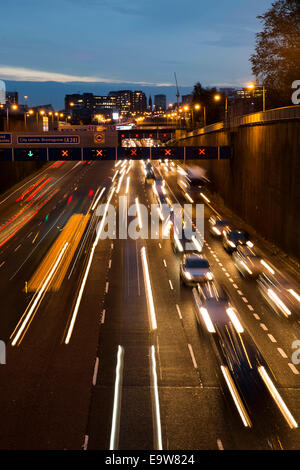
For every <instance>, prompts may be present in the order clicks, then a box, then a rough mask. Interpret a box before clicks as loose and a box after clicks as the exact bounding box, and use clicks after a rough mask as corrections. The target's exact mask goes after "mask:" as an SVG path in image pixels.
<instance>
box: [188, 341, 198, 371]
mask: <svg viewBox="0 0 300 470" xmlns="http://www.w3.org/2000/svg"><path fill="white" fill-rule="evenodd" d="M188 348H189V351H190V355H191V358H192V361H193V366H194V368H195V369H198V365H197V362H196V359H195V355H194V351H193V348H192V345H191V344H189V343H188Z"/></svg>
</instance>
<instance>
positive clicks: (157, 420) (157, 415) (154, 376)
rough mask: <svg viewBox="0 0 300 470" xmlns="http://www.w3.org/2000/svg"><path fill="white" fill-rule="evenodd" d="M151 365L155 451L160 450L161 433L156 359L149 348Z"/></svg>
mask: <svg viewBox="0 0 300 470" xmlns="http://www.w3.org/2000/svg"><path fill="white" fill-rule="evenodd" d="M151 364H152V368H151V370H152V382H153V394H154V409H155V439H156V450H162V449H163V445H162V433H161V420H160V406H159V395H158V385H157V372H156V359H155V347H154V346H153V345H152V346H151Z"/></svg>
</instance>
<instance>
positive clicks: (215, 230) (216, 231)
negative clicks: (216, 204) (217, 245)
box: [213, 227, 221, 235]
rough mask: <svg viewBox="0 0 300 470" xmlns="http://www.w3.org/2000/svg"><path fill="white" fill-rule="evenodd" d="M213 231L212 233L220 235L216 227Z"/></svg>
mask: <svg viewBox="0 0 300 470" xmlns="http://www.w3.org/2000/svg"><path fill="white" fill-rule="evenodd" d="M213 231H214V232H215V233H216V234H217V235H221V232H220V230H218V229H217V228H216V227H213Z"/></svg>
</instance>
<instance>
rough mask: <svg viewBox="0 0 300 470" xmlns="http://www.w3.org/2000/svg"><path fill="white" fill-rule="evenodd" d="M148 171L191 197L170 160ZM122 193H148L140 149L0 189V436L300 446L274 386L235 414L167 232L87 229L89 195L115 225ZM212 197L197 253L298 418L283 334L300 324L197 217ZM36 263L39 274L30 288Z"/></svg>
mask: <svg viewBox="0 0 300 470" xmlns="http://www.w3.org/2000/svg"><path fill="white" fill-rule="evenodd" d="M55 166H56V165H55ZM122 168H123V170H124V171H123V178H122V180H121V179H120V178H121V175H122V173H121V169H122ZM155 171H156V174H157V175H158V174H160V175H161V176H162V177H163V178H164V179H165V181H166V185H165V188H166V191H167V196H168V198H169V200H170V201H171V202H172V203H180V204H181V205H182V204H183V203H185V202H188V201H186V200H185V198H184V196H183V194H182V193H181V192H180V190H179V188H178V186H177V183H176V176H175V172H173V171H171V170H167V169H166V168H165V167H164V166H159V165H158V163H157V164H155ZM42 178H43V179H42ZM50 178H51V179H50ZM127 178H130V180H128V179H127ZM44 183H45V185H44V186H43V187H41V185H43V184H44ZM34 185H35V186H34ZM39 188H40V189H39ZM103 188H105V190H103V192H102V189H103ZM36 190H38V191H37V193H36V194H34V195H33V196H32V198H31V199H29V200H27V201H26V199H28V198H29V197H30V195H32V194H33V193H34V192H35V191H36ZM27 191H28V192H27ZM125 195H126V196H127V202H126V206H127V207H130V206H133V208H134V209H133V210H134V211H135V209H136V207H137V205H136V198H138V203H139V204H144V205H145V206H146V207H148V209H150V206H151V204H155V203H156V202H157V200H156V198H155V194H154V192H153V188H152V185H151V184H149V183H145V181H144V172H143V168H142V165H141V163H140V162H132V165H131V166H130V165H129V163H124V165H123V167H122V164H121V163H120V164H119V165H118V166H117V167H115V166H114V162H101V163H98V162H95V163H93V162H92V163H90V164H88V163H85V164H82V163H80V162H79V163H74V162H73V163H70V162H65V163H63V164H61V165H60V166H58V167H57V168H55V167H54V168H50V167H47V168H44V169H43V170H42V171H40V172H39V173H38V174H36V175H35V176H34V178H33V180H28V181H27V182H26V183H25V185H24V183H23V186H22V184H20V185H18V186H17V187H15V188H13V189H12V190H11V191H10V192H8V193H7V194H6V195H4V196H3V197H2V199H0V244H1V243H2V242H3V243H2V246H1V247H0V281H1V282H0V292H1V299H2V308H1V316H0V338H1V339H2V340H4V341H5V342H6V345H7V357H6V364H5V365H0V382H1V397H2V407H1V421H0V448H2V449H119V450H125V449H126V450H133V449H146V450H147V449H149V450H150V449H160V448H163V449H171V450H175V449H216V450H218V449H219V450H222V449H279V448H283V449H298V448H299V446H300V434H299V429H292V430H291V429H290V428H289V427H288V425H287V423H286V421H285V420H284V418H283V416H282V414H281V413H280V412H279V411H278V409H277V407H276V406H274V402H273V400H272V398H271V397H270V399H269V400H267V401H266V402H265V401H263V402H262V401H261V399H260V397H257V400H255V403H254V405H253V406H252V408H251V409H249V413H250V416H251V420H252V424H253V426H252V427H250V428H246V427H245V426H244V425H243V423H242V421H241V418H240V416H239V414H238V412H237V408H236V407H235V405H234V403H233V400H232V397H231V395H230V393H229V391H228V387H227V385H226V383H225V381H224V378H223V376H222V373H221V370H220V362H219V358H218V355H217V354H216V351H215V348H214V345H213V343H212V341H211V338H210V336H209V335H208V333H207V332H206V331H205V330H204V329H203V328H201V327H199V326H198V324H197V322H196V317H195V303H194V299H193V295H192V290H191V289H190V288H186V287H183V286H181V285H180V278H179V264H180V257H179V256H178V255H176V254H174V252H173V250H172V247H171V242H170V240H168V239H163V238H162V236H161V233H159V234H158V237H157V238H156V239H151V238H148V239H141V238H138V239H136V240H134V239H132V238H126V239H120V238H119V237H117V236H116V237H115V238H112V239H111V238H106V239H102V238H101V237H100V239H97V235H96V233H97V234H98V235H99V234H100V233H103V231H102V232H101V228H103V227H101V228H99V225H98V224H99V222H100V221H101V220H102V219H101V216H100V215H99V213H98V211H97V207H98V203H101V202H103V203H106V202H107V201H111V203H112V204H113V205H114V206H115V208H116V215H117V224H116V227H115V228H113V231H114V230H115V231H116V234H117V233H118V231H119V226H120V220H121V217H122V215H123V209H120V208H119V204H118V197H119V196H125ZM20 198H21V199H20ZM36 198H38V199H36ZM96 202H97V204H95V203H96ZM31 204H32V205H31ZM217 209H218V208H217V207H214V203H213V201H212V202H211V204H209V206H208V205H205V209H204V215H205V233H204V238H205V244H204V249H203V253H204V254H205V255H206V256H207V258H208V260H209V262H210V265H211V268H212V271H213V273H214V276H215V278H216V279H217V280H218V281H220V282H221V283H223V284H224V285H225V286H226V287H227V289H228V291H229V292H230V295H231V297H232V299H233V302H234V305H235V307H236V309H237V311H238V313H239V316H240V319H241V321H242V324H243V325H244V327H245V329H246V330H247V332H248V333H249V335H250V336H251V337H252V339H253V341H254V342H255V344H256V345H257V348H258V349H259V351H260V352H261V354H262V355H263V357H264V359H265V361H266V362H267V364H268V366H269V368H270V370H271V371H272V373H273V377H274V381H276V384H277V387H278V390H279V393H280V395H281V396H282V398H283V399H284V402H285V404H286V405H287V407H288V409H289V410H290V412H291V413H292V415H293V417H294V419H295V420H296V421H297V422H298V423H299V422H300V394H299V385H300V380H299V371H300V369H299V366H298V367H297V366H295V365H294V364H292V361H291V355H292V352H293V350H292V349H291V345H292V342H293V341H294V340H296V339H300V326H299V324H298V323H295V322H294V323H292V322H289V321H288V320H286V319H282V318H280V317H279V316H277V315H276V314H274V312H273V311H272V310H271V309H270V308H269V307H268V305H267V304H266V303H265V301H264V300H263V299H262V297H261V296H260V294H259V292H258V289H257V285H256V283H255V282H254V281H249V280H245V279H243V278H242V277H241V276H240V275H239V274H238V271H237V270H236V268H235V266H234V264H233V262H232V259H231V256H230V255H229V254H227V253H226V252H225V251H224V249H223V248H222V245H221V243H220V242H219V241H217V240H215V239H213V238H212V237H210V235H209V233H208V228H207V220H208V218H209V217H210V215H211V213H212V212H213V210H217ZM140 210H141V209H140ZM22 211H23V212H22ZM20 212H21V213H20ZM75 215H76V216H77V217H78V218H77V219H76V222H74V220H75V219H74V216H75ZM134 216H135V213H133V214H132V216H129V217H128V219H127V216H126V220H128V221H129V222H132V221H134V219H135V217H134ZM79 217H80V221H81V222H80V223H82V221H85V224H86V225H84V229H83V230H82V231H81V232H79V231H76V230H77V228H78V227H77V226H78V225H79V222H78V220H79ZM96 227H98V230H97V232H96ZM1 229H2V230H1ZM73 229H74V230H75V234H74V235H72V236H71V235H69V233H73V232H72V230H73ZM66 242H67V243H68V245H67V246H65V245H64V243H66ZM59 243H61V244H59ZM64 247H65V248H64ZM72 248H73V249H72ZM63 250H65V251H63ZM270 262H272V263H273V264H274V265H276V259H271V260H270ZM37 273H38V279H39V280H40V285H39V287H38V288H37V289H36V290H30V286H31V285H32V284H31V282H32V279H33V276H34V275H35V276H37ZM62 273H63V274H62ZM58 279H61V283H58ZM26 283H27V284H26ZM55 286H58V287H55ZM149 289H150V290H151V292H150V290H149ZM298 291H299V289H298ZM151 293H152V294H151ZM151 299H152V300H153V305H152V300H151Z"/></svg>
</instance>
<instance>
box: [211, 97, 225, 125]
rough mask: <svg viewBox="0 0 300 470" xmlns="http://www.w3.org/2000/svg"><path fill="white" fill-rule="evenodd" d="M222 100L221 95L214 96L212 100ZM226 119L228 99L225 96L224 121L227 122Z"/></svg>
mask: <svg viewBox="0 0 300 470" xmlns="http://www.w3.org/2000/svg"><path fill="white" fill-rule="evenodd" d="M221 99H222V95H219V94H217V95H214V100H215V101H220V100H221ZM227 117H228V98H227V96H225V121H227Z"/></svg>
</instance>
